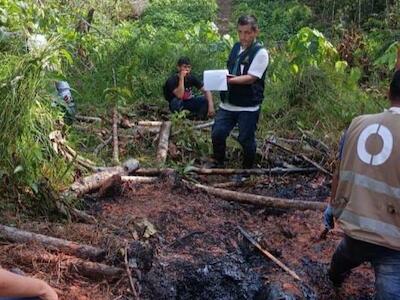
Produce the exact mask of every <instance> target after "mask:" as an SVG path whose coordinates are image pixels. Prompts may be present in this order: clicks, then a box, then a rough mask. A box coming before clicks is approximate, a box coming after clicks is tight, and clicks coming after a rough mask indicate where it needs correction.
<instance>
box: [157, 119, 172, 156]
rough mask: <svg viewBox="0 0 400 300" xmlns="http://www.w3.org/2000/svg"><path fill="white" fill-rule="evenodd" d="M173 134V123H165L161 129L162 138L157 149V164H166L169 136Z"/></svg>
mask: <svg viewBox="0 0 400 300" xmlns="http://www.w3.org/2000/svg"><path fill="white" fill-rule="evenodd" d="M170 133H171V122H169V121H166V122H163V124H162V125H161V129H160V138H159V142H158V147H157V162H158V163H160V164H164V163H165V161H166V159H167V154H168V142H169V135H170Z"/></svg>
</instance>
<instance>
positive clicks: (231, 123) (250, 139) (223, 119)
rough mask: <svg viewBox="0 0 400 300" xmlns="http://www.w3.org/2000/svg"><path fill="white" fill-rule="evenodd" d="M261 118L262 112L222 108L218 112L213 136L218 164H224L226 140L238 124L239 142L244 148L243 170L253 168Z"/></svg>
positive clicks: (215, 157)
mask: <svg viewBox="0 0 400 300" xmlns="http://www.w3.org/2000/svg"><path fill="white" fill-rule="evenodd" d="M259 116H260V110H257V111H254V112H248V111H229V110H225V109H222V108H220V109H219V110H218V112H217V115H216V116H215V123H214V126H213V129H212V135H211V137H212V143H213V151H214V159H215V160H216V161H217V162H218V163H220V164H223V162H224V160H225V151H226V139H227V138H228V136H229V134H230V132H231V131H232V129H233V128H234V127H235V125H236V124H238V127H239V138H238V141H239V143H240V145H241V146H242V148H243V168H245V169H250V168H252V167H253V164H254V160H255V157H256V148H257V145H256V139H255V133H256V130H257V122H258V118H259Z"/></svg>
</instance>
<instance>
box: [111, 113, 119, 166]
mask: <svg viewBox="0 0 400 300" xmlns="http://www.w3.org/2000/svg"><path fill="white" fill-rule="evenodd" d="M112 136H113V161H114V163H115V164H118V163H119V149H118V111H117V107H116V106H114V108H113V134H112Z"/></svg>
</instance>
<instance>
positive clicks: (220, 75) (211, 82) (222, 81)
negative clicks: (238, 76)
mask: <svg viewBox="0 0 400 300" xmlns="http://www.w3.org/2000/svg"><path fill="white" fill-rule="evenodd" d="M227 76H232V75H230V74H229V73H228V70H207V71H204V74H203V78H204V89H205V90H206V91H227V90H228V83H227Z"/></svg>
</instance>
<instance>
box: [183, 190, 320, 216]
mask: <svg viewBox="0 0 400 300" xmlns="http://www.w3.org/2000/svg"><path fill="white" fill-rule="evenodd" d="M189 186H193V187H195V188H198V189H201V190H203V191H206V192H207V193H209V194H210V195H214V196H218V197H220V198H222V199H226V200H231V201H236V202H240V203H246V204H254V205H259V206H266V207H273V208H278V209H297V210H308V209H312V210H320V211H324V210H325V208H326V206H327V204H326V203H323V202H312V201H303V200H293V199H283V198H275V197H267V196H260V195H253V194H248V193H241V192H235V191H230V190H225V189H220V188H214V187H211V186H206V185H202V184H191V183H189Z"/></svg>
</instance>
